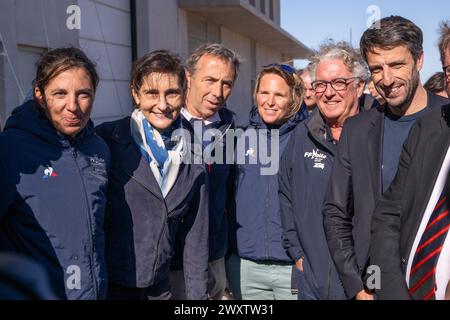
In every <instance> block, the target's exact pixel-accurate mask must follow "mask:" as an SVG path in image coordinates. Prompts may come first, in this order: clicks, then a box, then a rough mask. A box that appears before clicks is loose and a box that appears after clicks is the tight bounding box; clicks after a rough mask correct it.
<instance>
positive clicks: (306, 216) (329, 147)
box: [278, 42, 368, 300]
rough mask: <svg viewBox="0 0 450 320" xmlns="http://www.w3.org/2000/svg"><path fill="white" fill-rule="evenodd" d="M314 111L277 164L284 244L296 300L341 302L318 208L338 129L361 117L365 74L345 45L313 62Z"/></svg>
mask: <svg viewBox="0 0 450 320" xmlns="http://www.w3.org/2000/svg"><path fill="white" fill-rule="evenodd" d="M312 62H313V69H314V71H313V78H314V79H313V82H312V88H313V89H314V92H315V95H316V100H317V107H318V108H317V109H316V110H315V111H313V112H312V114H311V115H310V116H309V118H308V119H307V120H305V121H303V122H302V123H300V124H299V125H298V126H297V128H296V129H295V131H294V132H293V133H292V136H291V139H290V140H289V143H288V145H287V146H286V149H285V150H286V151H285V153H284V154H283V156H282V158H281V162H280V171H279V176H278V178H279V197H280V206H281V219H282V224H283V244H284V246H285V249H287V251H288V254H289V255H290V256H291V258H292V259H293V260H294V261H295V263H296V266H297V269H298V271H299V283H298V287H299V293H298V298H299V299H300V300H329V299H333V300H336V299H345V298H346V296H345V293H344V289H343V287H342V285H341V282H340V280H339V277H338V274H337V272H336V268H335V266H334V263H333V261H332V259H331V257H330V254H329V250H328V245H327V241H326V238H325V233H324V230H323V219H322V204H323V200H324V197H325V190H326V186H327V184H328V179H329V176H330V173H331V168H332V164H333V158H334V156H335V152H336V147H337V144H338V141H339V140H340V135H341V129H342V126H343V124H344V122H345V121H346V119H347V118H349V117H352V116H354V115H356V114H358V113H359V111H360V109H361V108H360V105H359V97H360V96H361V94H362V93H363V91H364V84H365V80H366V79H367V78H368V70H367V66H366V65H365V63H364V61H363V60H362V58H361V56H360V55H359V53H358V52H356V51H355V50H354V49H353V48H352V47H351V46H350V45H349V44H347V43H345V42H341V43H337V44H333V43H331V44H325V45H323V46H322V47H321V48H320V50H319V52H318V53H317V54H316V55H315V56H314V57H312Z"/></svg>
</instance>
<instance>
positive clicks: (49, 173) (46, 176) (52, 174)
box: [42, 166, 58, 180]
mask: <svg viewBox="0 0 450 320" xmlns="http://www.w3.org/2000/svg"><path fill="white" fill-rule="evenodd" d="M57 176H58V175H57V174H56V172H54V171H53V168H52V167H50V166H47V168H46V169H45V170H44V176H43V177H42V179H44V180H47V179H50V178H54V177H57Z"/></svg>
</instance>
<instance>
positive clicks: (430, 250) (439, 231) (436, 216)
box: [409, 181, 450, 300]
mask: <svg viewBox="0 0 450 320" xmlns="http://www.w3.org/2000/svg"><path fill="white" fill-rule="evenodd" d="M447 182H448V181H447ZM447 195H448V192H447V184H446V185H445V187H444V190H443V191H442V194H441V196H440V197H439V201H438V202H437V204H436V206H435V208H434V209H433V212H432V214H431V216H430V219H429V220H428V223H427V226H426V228H425V231H424V232H423V234H422V237H421V238H420V242H419V245H418V247H417V250H416V252H415V253H414V259H413V263H412V267H411V272H410V278H409V284H410V289H409V293H410V294H411V295H412V296H413V298H414V299H416V300H434V299H435V298H436V296H435V293H436V265H437V262H438V259H439V255H440V253H441V251H442V247H443V245H444V241H445V238H446V236H447V231H448V229H449V228H450V214H449V211H448V209H449V205H448V200H450V199H447Z"/></svg>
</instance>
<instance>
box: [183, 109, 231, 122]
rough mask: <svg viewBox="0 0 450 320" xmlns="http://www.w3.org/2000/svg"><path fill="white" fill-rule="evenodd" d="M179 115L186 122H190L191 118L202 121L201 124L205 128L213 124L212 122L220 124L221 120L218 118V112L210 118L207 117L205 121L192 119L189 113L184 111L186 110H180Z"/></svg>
mask: <svg viewBox="0 0 450 320" xmlns="http://www.w3.org/2000/svg"><path fill="white" fill-rule="evenodd" d="M181 114H182V115H183V117H185V118H186V120H187V121H191V119H192V118H194V119H198V120H202V121H203V124H204V125H205V126H207V125H209V124H211V123H214V122H220V121H221V120H222V119H220V116H219V113H218V112H216V113H215V114H214V115H212V116H211V117H209V118H208V119H206V120H203V119H201V118H197V117H194V116H193V115H192V114H190V113H189V111H187V110H186V108H181Z"/></svg>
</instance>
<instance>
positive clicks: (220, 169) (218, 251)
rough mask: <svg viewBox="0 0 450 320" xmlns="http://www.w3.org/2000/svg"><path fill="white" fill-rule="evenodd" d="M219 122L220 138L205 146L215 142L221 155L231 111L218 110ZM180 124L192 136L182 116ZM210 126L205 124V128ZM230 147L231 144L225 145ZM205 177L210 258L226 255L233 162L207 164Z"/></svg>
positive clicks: (190, 126) (192, 130) (225, 147)
mask: <svg viewBox="0 0 450 320" xmlns="http://www.w3.org/2000/svg"><path fill="white" fill-rule="evenodd" d="M219 116H220V119H221V122H220V124H219V126H218V127H216V128H215V129H218V130H219V131H220V132H221V135H222V136H221V137H222V138H223V139H216V140H215V141H214V142H212V144H211V145H210V146H208V148H210V149H211V150H213V149H214V148H215V146H216V145H218V148H222V150H223V157H224V158H225V157H226V154H227V151H226V149H227V144H226V142H227V141H226V137H225V135H226V134H227V132H228V130H230V129H234V128H235V125H234V121H233V113H232V112H231V111H230V110H228V109H226V108H222V109H220V110H219ZM183 126H184V127H185V128H186V129H188V130H189V131H190V132H191V134H192V135H193V136H194V128H193V126H192V124H191V123H190V122H189V121H187V119H185V118H184V117H183ZM204 129H205V130H206V129H209V128H208V126H206V127H205V128H204ZM200 143H201V144H202V142H200ZM228 147H229V148H230V150H233V148H234V146H228ZM204 161H205V159H204ZM206 170H207V180H208V185H209V261H214V260H217V259H220V258H223V257H225V255H226V253H227V251H228V216H227V214H228V211H230V206H231V204H232V202H233V195H234V191H233V187H232V186H233V185H234V177H235V173H234V172H235V169H234V165H233V164H227V163H226V161H225V159H223V163H212V164H206Z"/></svg>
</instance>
